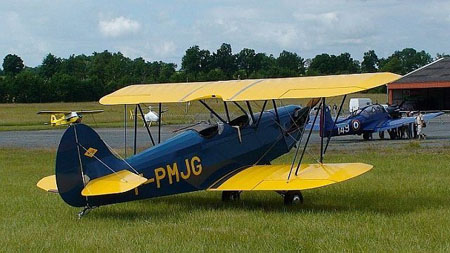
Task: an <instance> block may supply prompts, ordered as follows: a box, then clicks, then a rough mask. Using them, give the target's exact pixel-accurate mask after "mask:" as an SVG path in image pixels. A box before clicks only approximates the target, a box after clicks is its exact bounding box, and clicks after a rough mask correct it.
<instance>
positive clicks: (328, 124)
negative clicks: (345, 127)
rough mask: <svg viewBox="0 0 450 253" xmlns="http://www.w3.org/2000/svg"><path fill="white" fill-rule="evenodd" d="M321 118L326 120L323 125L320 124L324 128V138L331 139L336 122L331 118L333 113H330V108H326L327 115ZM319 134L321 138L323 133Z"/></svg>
mask: <svg viewBox="0 0 450 253" xmlns="http://www.w3.org/2000/svg"><path fill="white" fill-rule="evenodd" d="M320 118H321V119H323V120H324V123H323V124H322V122H321V124H320V126H321V127H322V126H323V127H324V129H323V130H324V131H323V132H324V136H325V137H329V136H330V135H331V134H332V132H333V128H334V120H333V118H332V117H331V112H330V107H329V106H325V115H324V117H320ZM319 134H320V136H322V131H320V133H319Z"/></svg>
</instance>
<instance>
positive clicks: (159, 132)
mask: <svg viewBox="0 0 450 253" xmlns="http://www.w3.org/2000/svg"><path fill="white" fill-rule="evenodd" d="M158 116H159V117H158V144H160V143H161V117H162V103H159V110H158Z"/></svg>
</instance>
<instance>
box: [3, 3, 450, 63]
mask: <svg viewBox="0 0 450 253" xmlns="http://www.w3.org/2000/svg"><path fill="white" fill-rule="evenodd" d="M0 17H1V21H0V31H1V35H0V58H1V59H2V58H3V57H4V56H6V55H7V54H9V53H13V54H17V55H19V56H20V57H22V59H23V60H24V62H25V65H27V66H37V65H39V64H40V63H41V62H42V59H43V58H44V56H45V55H47V54H48V53H49V52H51V53H52V54H55V55H57V56H59V57H64V58H66V57H68V56H70V55H71V54H87V55H90V54H92V52H94V51H97V52H100V51H103V50H105V49H107V50H109V51H112V52H117V51H121V52H122V53H123V54H124V55H126V56H128V57H131V58H136V57H141V56H142V57H144V58H145V59H146V60H149V61H154V60H162V61H166V62H174V63H177V64H179V63H180V62H181V57H182V56H183V54H184V52H185V51H186V49H187V48H188V47H190V46H192V45H199V46H200V47H201V48H205V49H209V50H211V51H215V50H216V49H217V48H218V47H219V46H220V45H221V43H223V42H226V43H230V44H231V46H232V48H233V52H234V53H237V52H239V51H240V50H241V49H242V48H245V47H247V48H253V49H255V50H256V51H257V52H265V53H268V54H274V55H275V56H278V54H279V53H280V52H281V51H282V50H289V51H293V52H296V53H298V54H299V55H300V56H302V57H304V58H311V57H314V56H315V55H317V54H320V53H330V54H339V53H342V52H349V53H351V54H352V56H353V57H354V58H355V59H359V60H360V59H362V55H363V53H364V52H366V51H367V50H369V49H374V50H375V51H376V53H377V54H378V56H381V57H386V56H389V55H390V54H392V53H393V52H394V51H395V50H400V49H403V48H405V47H413V48H415V49H418V50H425V51H427V52H429V53H431V54H432V56H433V57H434V56H435V55H436V53H443V52H445V53H450V1H448V0H447V1H429V0H427V1H423V0H422V1H416V0H409V1H395V0H365V1H364V0H347V1H337V0H336V1H332V0H328V1H322V0H308V1H289V0H285V1H275V0H273V1H269V0H267V1H261V0H259V1H257V0H254V1H244V0H230V1H215V0H180V1H169V0H166V1H144V0H129V1H125V0H122V1H111V0H95V1H94V0H91V1H87V0H52V1H50V0H49V1H38V0H29V1H25V0H2V1H1V4H0Z"/></svg>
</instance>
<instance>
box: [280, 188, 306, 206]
mask: <svg viewBox="0 0 450 253" xmlns="http://www.w3.org/2000/svg"><path fill="white" fill-rule="evenodd" d="M284 204H285V205H293V204H303V195H302V193H301V192H300V191H287V192H286V193H285V194H284Z"/></svg>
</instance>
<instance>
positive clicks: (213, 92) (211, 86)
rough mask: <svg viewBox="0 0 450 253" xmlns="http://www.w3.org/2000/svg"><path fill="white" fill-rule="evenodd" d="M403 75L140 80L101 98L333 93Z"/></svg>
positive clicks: (153, 100) (248, 97) (364, 87)
mask: <svg viewBox="0 0 450 253" xmlns="http://www.w3.org/2000/svg"><path fill="white" fill-rule="evenodd" d="M400 77H401V76H399V75H396V74H392V73H366V74H353V75H332V76H311V77H292V78H273V79H247V80H231V81H218V82H195V83H162V84H151V85H148V84H139V85H131V86H127V87H124V88H122V89H120V90H117V91H115V92H113V93H111V94H109V95H106V96H104V97H102V98H101V99H100V103H101V104H104V105H115V104H139V103H178V102H188V101H193V100H199V99H206V98H221V99H222V100H223V101H250V100H269V99H295V98H317V97H334V96H339V95H344V94H349V93H354V92H358V91H362V90H367V89H371V88H374V87H377V86H380V85H383V84H386V83H389V82H392V81H394V80H397V79H398V78H400Z"/></svg>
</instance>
